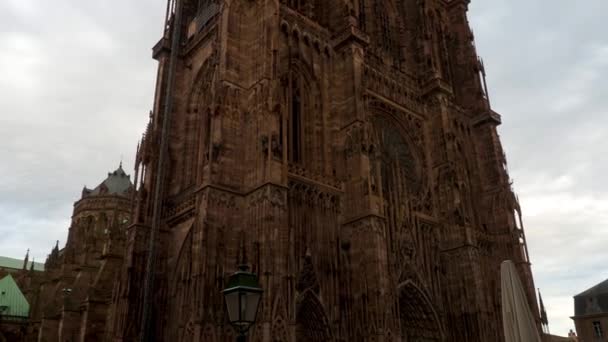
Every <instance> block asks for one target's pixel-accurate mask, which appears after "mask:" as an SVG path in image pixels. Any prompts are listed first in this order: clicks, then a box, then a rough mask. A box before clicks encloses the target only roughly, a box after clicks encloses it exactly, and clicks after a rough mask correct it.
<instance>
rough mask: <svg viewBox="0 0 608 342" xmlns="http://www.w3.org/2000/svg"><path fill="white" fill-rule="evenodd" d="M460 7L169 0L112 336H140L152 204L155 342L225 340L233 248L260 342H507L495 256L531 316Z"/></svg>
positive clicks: (527, 275)
mask: <svg viewBox="0 0 608 342" xmlns="http://www.w3.org/2000/svg"><path fill="white" fill-rule="evenodd" d="M468 3H469V1H468V0H400V1H396V0H281V1H279V0H223V1H219V0H217V1H215V0H179V1H175V0H172V1H169V4H168V8H167V21H166V25H165V34H164V37H163V38H162V39H161V40H160V42H159V43H158V44H157V45H156V46H155V47H154V57H155V58H156V59H157V60H158V61H159V70H158V82H157V91H156V99H155V102H154V108H153V111H152V113H151V117H150V123H149V125H148V128H147V131H146V134H145V135H144V138H143V139H142V141H141V143H140V146H139V149H138V154H137V167H136V173H137V176H136V178H137V179H139V185H138V191H137V197H136V206H135V218H134V224H133V225H132V226H131V227H130V228H129V230H128V245H127V250H128V254H127V256H126V260H127V262H126V263H125V267H124V268H123V272H122V276H121V277H122V278H121V279H122V280H121V283H120V284H119V286H118V287H117V288H118V293H117V295H116V298H117V302H116V307H117V309H116V316H115V324H114V327H113V328H112V336H111V337H112V338H113V340H114V341H131V340H134V339H135V338H136V336H138V334H140V332H141V326H140V324H139V319H140V317H141V315H142V292H143V291H142V288H143V286H144V284H145V282H144V278H145V268H146V267H145V264H146V258H147V255H148V253H147V252H148V250H147V243H146V241H147V239H148V236H149V234H150V231H151V227H152V226H153V213H154V204H155V203H160V204H162V206H161V207H160V209H161V210H160V212H161V214H160V225H159V226H158V229H159V230H158V232H159V235H158V240H157V243H156V245H155V246H156V247H155V251H156V253H155V255H156V258H155V259H154V260H155V264H154V275H155V276H154V283H153V285H154V286H153V289H154V290H153V293H152V297H153V298H154V301H153V306H152V308H151V309H150V310H151V312H152V314H151V315H152V322H153V323H152V324H151V326H152V327H153V329H155V331H154V333H153V335H154V336H155V340H156V341H211V342H213V341H218V342H219V341H233V338H234V336H233V335H232V334H233V333H232V329H231V328H230V327H229V325H228V324H227V322H226V314H225V310H224V305H223V298H222V296H221V295H220V291H221V289H222V288H223V286H224V284H225V281H226V279H227V276H228V275H230V274H231V273H232V272H234V271H235V270H236V266H237V264H238V263H239V260H240V259H241V258H242V257H243V256H244V255H246V257H247V261H248V263H249V264H250V265H251V267H252V268H253V270H254V271H255V272H256V273H257V274H259V276H260V279H261V282H262V284H263V287H264V289H265V293H264V297H263V302H262V304H261V308H260V311H259V314H258V317H259V320H258V323H257V324H256V325H255V328H254V330H253V331H251V334H250V335H251V336H250V338H251V341H254V342H258V341H259V342H268V341H290V342H291V341H395V342H396V341H402V342H406V341H408V342H410V341H453V342H464V341H468V342H474V341H484V342H488V341H501V340H502V339H503V337H502V336H501V335H502V329H501V318H500V300H499V298H500V297H499V284H500V281H499V264H500V262H501V261H502V260H505V259H511V260H514V261H515V262H516V263H517V264H518V265H519V267H520V271H521V275H522V277H523V279H524V282H525V283H526V285H527V286H528V289H529V301H530V305H531V306H532V307H533V308H534V309H535V306H536V304H535V303H536V300H535V296H534V291H533V282H532V275H531V272H530V264H529V260H528V257H527V250H526V242H525V237H524V233H523V227H522V225H521V218H520V209H519V206H518V202H517V200H516V197H515V196H514V194H513V192H512V190H511V186H510V181H509V177H508V174H507V171H506V162H505V157H504V153H503V150H502V148H501V144H500V141H499V137H498V134H497V130H496V127H497V126H498V125H499V124H500V120H501V117H500V115H498V114H497V113H495V112H494V111H493V110H492V109H491V108H490V104H489V99H488V97H487V92H486V91H485V90H484V89H485V86H484V78H483V74H484V70H483V66H482V64H481V63H480V62H479V59H478V57H477V54H476V51H475V47H474V44H473V36H472V33H471V31H470V28H469V25H468V21H467V17H466V13H467V6H468ZM172 37H177V39H178V40H176V41H174V42H173V41H172ZM172 42H173V44H172ZM172 49H177V50H176V51H172ZM172 63H174V64H172ZM172 66H173V67H172ZM167 99H169V100H168V101H169V102H167ZM167 108H169V109H170V110H169V111H166V110H165V109H167ZM164 115H167V120H166V125H165V126H164V127H163V125H164V124H163V121H164V120H163V119H164ZM168 115H170V117H169V116H168ZM163 131H166V134H165V135H163ZM163 136H164V137H165V138H166V141H167V143H168V145H167V146H168V148H167V159H166V160H165V162H164V164H162V163H161V164H162V166H161V167H159V166H158V165H159V163H158V161H159V158H160V157H161V155H162V149H161V147H162V146H163V144H162V141H163ZM159 176H160V182H159V183H157V179H158V177H159ZM157 184H161V187H160V188H159V189H156V188H155V187H156V186H157ZM156 190H159V192H160V193H161V196H160V198H155V196H154V194H155V193H156ZM534 312H537V310H534Z"/></svg>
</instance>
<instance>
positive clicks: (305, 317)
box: [296, 290, 331, 342]
mask: <svg viewBox="0 0 608 342" xmlns="http://www.w3.org/2000/svg"><path fill="white" fill-rule="evenodd" d="M296 341H298V342H301V341H302V342H304V341H305V342H327V341H331V332H330V327H329V322H328V320H327V316H326V315H325V310H324V309H323V305H322V304H321V302H320V301H319V298H318V297H317V296H316V294H315V293H314V292H313V291H312V290H308V291H306V292H304V293H302V294H301V295H300V296H299V297H298V300H297V302H296Z"/></svg>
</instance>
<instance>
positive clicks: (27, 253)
mask: <svg viewBox="0 0 608 342" xmlns="http://www.w3.org/2000/svg"><path fill="white" fill-rule="evenodd" d="M29 259H30V249H29V248H28V249H27V252H25V259H24V260H23V270H24V271H25V270H27V263H28V261H29Z"/></svg>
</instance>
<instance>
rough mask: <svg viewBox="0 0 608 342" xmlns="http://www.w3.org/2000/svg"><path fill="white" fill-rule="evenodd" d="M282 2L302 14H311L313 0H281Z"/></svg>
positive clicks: (312, 11) (310, 15)
mask: <svg viewBox="0 0 608 342" xmlns="http://www.w3.org/2000/svg"><path fill="white" fill-rule="evenodd" d="M282 2H285V3H287V6H289V7H291V8H293V9H294V10H296V11H300V12H302V13H303V14H304V15H307V16H309V17H312V16H313V13H314V7H315V5H314V4H313V0H283V1H282Z"/></svg>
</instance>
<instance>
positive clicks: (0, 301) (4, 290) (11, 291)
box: [0, 274, 30, 317]
mask: <svg viewBox="0 0 608 342" xmlns="http://www.w3.org/2000/svg"><path fill="white" fill-rule="evenodd" d="M29 312H30V304H29V303H28V302H27V299H26V298H25V296H24V295H23V293H22V292H21V290H20V289H19V286H18V285H17V283H16V282H15V279H13V276H11V275H10V274H9V275H7V276H6V277H4V278H2V279H0V314H1V315H2V316H12V317H28V316H29Z"/></svg>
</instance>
